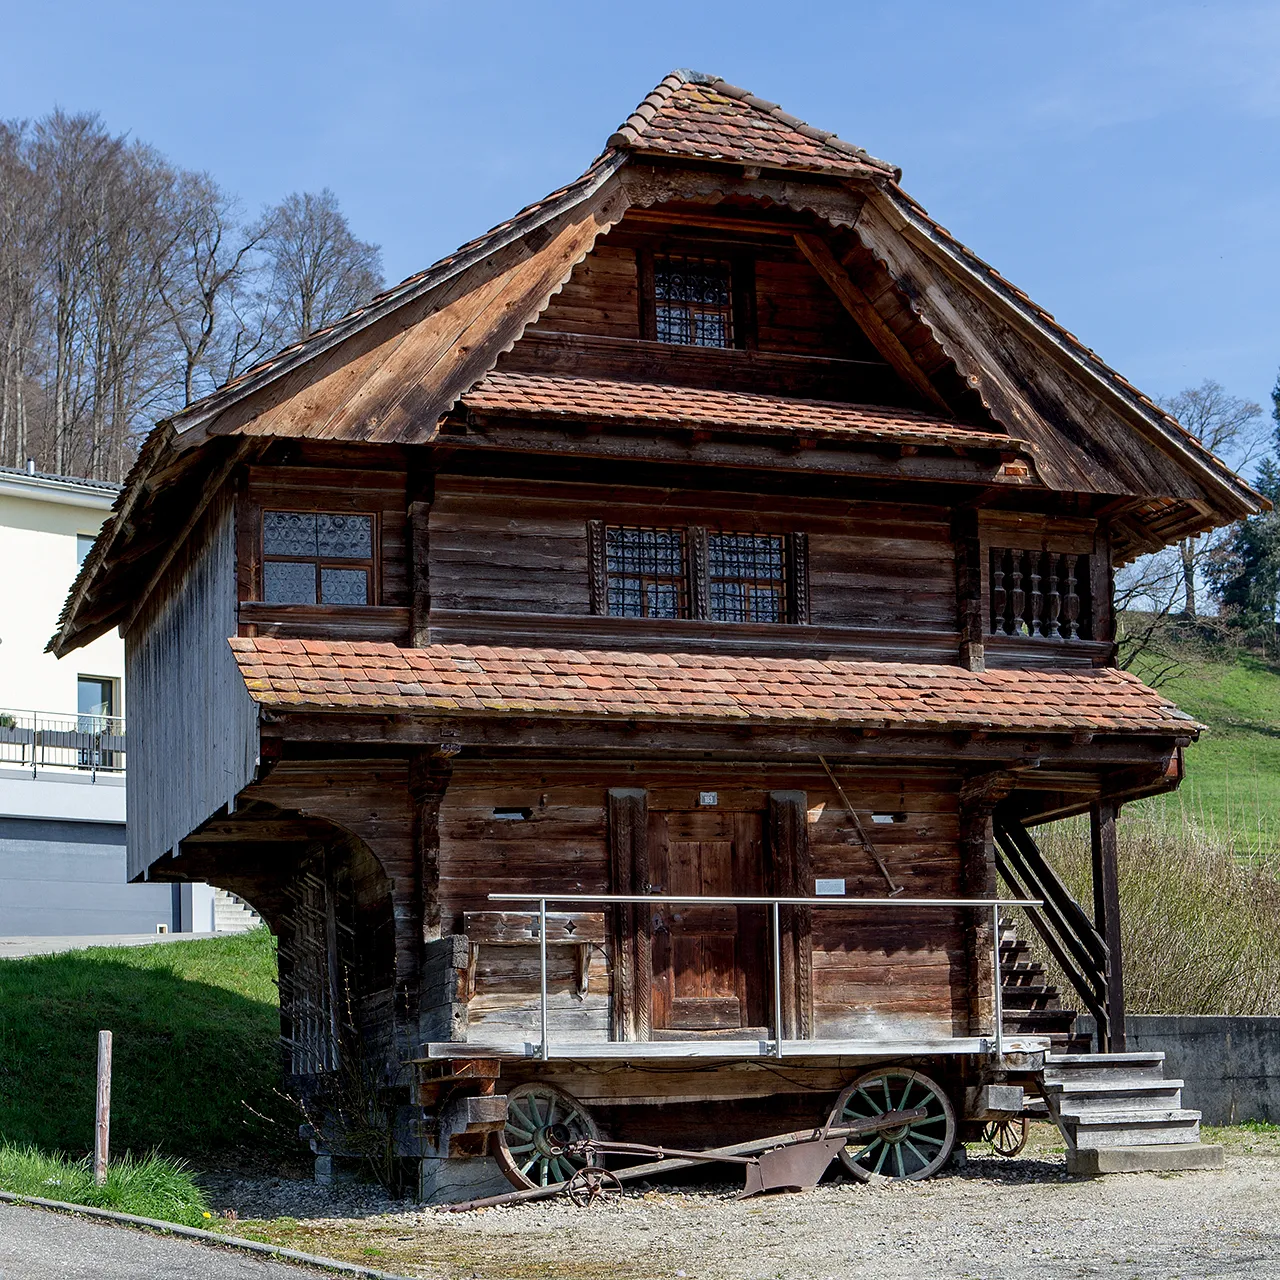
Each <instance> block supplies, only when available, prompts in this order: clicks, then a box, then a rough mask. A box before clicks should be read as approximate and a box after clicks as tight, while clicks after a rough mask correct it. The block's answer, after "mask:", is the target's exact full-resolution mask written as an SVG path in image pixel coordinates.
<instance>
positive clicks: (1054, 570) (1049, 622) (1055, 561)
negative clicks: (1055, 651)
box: [1044, 551, 1062, 640]
mask: <svg viewBox="0 0 1280 1280" xmlns="http://www.w3.org/2000/svg"><path fill="white" fill-rule="evenodd" d="M1048 560H1049V572H1048V575H1047V576H1048V579H1049V583H1048V586H1049V590H1048V593H1047V594H1046V597H1045V602H1044V634H1045V636H1046V637H1047V638H1048V639H1050V640H1052V639H1055V638H1056V637H1057V636H1058V635H1059V634H1060V631H1059V627H1058V615H1059V614H1060V613H1061V612H1062V592H1061V591H1060V590H1059V589H1058V585H1059V584H1058V570H1059V568H1060V567H1061V563H1062V557H1061V556H1059V555H1058V553H1057V552H1056V551H1050V552H1049V553H1048Z"/></svg>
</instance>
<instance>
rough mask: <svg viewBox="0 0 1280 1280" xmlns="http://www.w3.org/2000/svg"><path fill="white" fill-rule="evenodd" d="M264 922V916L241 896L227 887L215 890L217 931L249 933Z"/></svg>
mask: <svg viewBox="0 0 1280 1280" xmlns="http://www.w3.org/2000/svg"><path fill="white" fill-rule="evenodd" d="M261 923H262V917H261V916H260V915H259V914H258V913H257V912H256V911H255V910H254V909H253V908H252V907H251V906H250V905H249V904H248V903H247V902H246V901H245V900H244V899H243V898H241V897H237V896H236V894H234V893H230V892H228V891H227V890H226V889H214V891H213V929H214V932H215V933H247V932H248V931H249V930H250V929H256V928H257V927H258V926H259V925H260V924H261Z"/></svg>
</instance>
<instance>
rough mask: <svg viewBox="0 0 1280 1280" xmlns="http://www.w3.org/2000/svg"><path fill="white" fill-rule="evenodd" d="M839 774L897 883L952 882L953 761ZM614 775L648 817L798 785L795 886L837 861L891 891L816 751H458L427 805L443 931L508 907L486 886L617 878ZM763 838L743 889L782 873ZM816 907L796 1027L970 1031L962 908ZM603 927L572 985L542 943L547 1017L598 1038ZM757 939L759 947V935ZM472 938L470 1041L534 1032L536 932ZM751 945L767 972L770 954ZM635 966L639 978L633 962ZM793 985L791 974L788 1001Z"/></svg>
mask: <svg viewBox="0 0 1280 1280" xmlns="http://www.w3.org/2000/svg"><path fill="white" fill-rule="evenodd" d="M691 774H692V775H693V776H692V777H691ZM837 776H838V777H839V779H840V782H841V785H842V786H843V787H844V789H845V792H846V794H847V795H848V796H849V798H850V800H851V801H852V803H853V804H854V805H855V806H857V808H858V814H859V818H860V820H861V822H862V825H863V827H864V828H865V829H866V830H867V831H868V832H869V833H870V835H871V838H872V840H873V842H874V844H875V847H876V850H877V852H878V853H879V854H880V856H881V857H882V858H883V859H884V861H885V863H886V865H887V867H888V869H889V872H890V874H891V875H892V876H893V877H894V879H895V881H896V882H897V883H898V884H901V885H903V886H905V888H906V896H908V897H955V896H958V894H959V892H960V880H961V865H960V853H959V843H958V842H959V825H958V823H959V819H958V812H959V799H958V796H959V786H960V781H959V777H958V775H957V774H956V773H955V772H954V771H949V770H940V769H922V768H899V769H887V768H872V767H860V768H848V769H845V768H841V769H840V770H839V771H838V775H837ZM617 788H622V789H626V790H627V791H629V792H634V791H636V790H637V789H639V790H642V791H643V792H644V800H645V805H646V807H647V811H648V814H649V823H650V827H651V829H652V825H653V822H654V818H655V815H664V814H675V815H690V814H696V815H706V814H708V813H710V814H712V815H714V814H723V815H733V814H752V815H758V816H760V818H761V819H762V821H763V820H766V819H767V815H768V813H769V809H770V804H771V800H770V797H771V796H774V797H778V796H789V795H793V794H795V793H797V792H801V793H803V796H804V804H805V819H806V825H807V835H808V860H809V873H808V878H807V881H806V883H804V884H803V885H799V884H798V885H797V886H796V888H797V889H798V890H799V891H800V892H803V893H805V894H811V893H813V892H814V888H815V883H816V880H817V879H819V878H821V879H831V878H835V879H843V880H844V882H845V892H846V893H847V895H849V896H867V897H880V896H883V895H884V893H885V892H886V886H885V884H884V881H883V880H882V879H881V877H880V874H879V872H878V871H877V869H876V867H875V865H874V863H873V862H872V860H871V858H870V856H869V855H868V854H867V852H866V851H865V849H863V848H862V847H861V846H860V845H859V844H858V843H856V836H855V834H854V829H853V827H852V824H851V823H850V820H849V818H848V815H847V814H846V813H845V811H844V810H843V807H842V802H841V801H840V799H839V797H838V795H837V793H836V792H835V790H834V789H833V788H832V786H831V783H830V782H829V780H828V779H827V778H826V776H825V774H824V773H823V772H822V770H821V768H820V767H819V766H818V765H817V764H816V763H815V764H814V765H813V766H812V767H811V768H809V767H803V768H801V767H797V768H790V769H778V768H769V767H767V766H761V767H748V766H742V767H737V768H734V767H731V766H726V765H714V764H711V763H707V764H705V765H702V766H696V767H690V768H685V769H682V770H680V771H677V770H673V769H671V768H670V767H664V766H662V765H660V764H648V763H637V764H613V765H610V764H607V763H606V764H599V763H590V764H587V763H583V764H573V763H568V762H563V761H560V762H552V761H548V762H546V763H544V764H533V763H526V762H517V761H511V762H502V761H467V762H465V763H464V762H462V761H459V762H457V763H455V766H454V771H453V778H452V781H451V783H450V786H449V789H448V792H447V793H446V795H445V798H444V802H443V804H442V806H441V810H440V819H439V821H440V909H441V923H442V928H443V929H444V930H445V932H446V934H447V935H452V936H454V937H458V936H460V935H462V933H463V932H464V929H465V928H466V925H467V921H466V919H465V915H466V913H475V912H496V911H500V910H503V909H504V907H503V906H502V904H495V903H492V902H490V901H489V900H488V894H489V893H490V892H494V891H503V892H513V893H543V892H546V893H555V892H562V893H563V892H572V893H608V892H615V891H617V883H616V879H615V873H614V870H613V868H612V867H611V852H610V837H609V828H608V818H607V809H608V804H609V792H610V790H611V789H617ZM706 791H714V792H715V795H716V804H715V806H714V808H712V809H708V808H707V807H706V806H702V805H700V804H699V800H700V798H701V793H702V792H706ZM876 815H878V817H877V816H876ZM766 825H767V822H766ZM761 856H762V859H763V861H764V862H765V863H766V864H767V865H766V866H765V867H763V868H761V872H762V877H761V880H760V881H758V882H757V883H756V884H755V885H754V886H752V887H749V888H747V889H745V890H742V891H741V892H755V893H759V892H761V891H762V890H763V891H764V892H786V891H789V890H787V889H785V888H774V887H771V885H772V884H773V883H775V882H774V881H771V879H770V876H771V875H772V874H773V873H774V872H773V869H771V868H772V863H773V861H774V860H775V859H776V856H777V855H776V854H775V853H774V852H773V851H770V850H768V849H767V848H766V849H764V850H763V852H762V855H761ZM507 909H510V910H520V908H507ZM563 909H564V910H573V909H577V910H588V908H563ZM811 915H812V922H811V937H812V958H811V976H809V975H805V974H803V972H802V968H803V967H801V970H800V972H801V980H802V982H803V983H804V985H805V986H807V987H809V988H810V989H809V990H808V991H806V992H803V993H802V995H804V996H805V997H807V999H805V1000H804V1001H803V1003H805V1004H807V1006H808V1008H809V1009H810V1010H811V1013H810V1014H809V1015H808V1018H809V1021H808V1023H807V1031H806V1034H808V1035H811V1036H813V1037H815V1038H859V1039H862V1038H865V1039H878V1038H893V1037H895V1036H896V1037H899V1038H901V1037H910V1036H920V1035H934V1036H951V1035H966V1034H970V1032H969V1026H970V1007H969V979H968V969H969V966H970V963H971V960H970V956H969V952H968V950H967V947H966V937H965V934H966V922H965V920H964V919H963V918H962V913H961V912H959V911H956V910H952V909H946V910H939V911H919V910H916V911H911V910H907V909H904V908H896V907H892V906H888V905H886V906H885V907H884V908H868V909H856V910H854V909H845V910H839V909H822V908H819V909H815V910H814V911H813V912H812V913H811ZM616 945H617V944H616V942H613V943H602V944H599V945H594V946H593V947H592V949H591V955H590V963H589V968H588V971H587V985H586V989H585V990H582V989H581V988H580V986H579V982H578V974H577V971H576V969H575V958H574V956H573V954H572V952H571V949H570V948H565V947H558V946H549V947H548V964H549V991H550V1008H551V1015H552V1034H553V1035H556V1036H559V1037H560V1038H561V1039H573V1040H575V1041H577V1040H600V1041H604V1040H608V1039H609V1038H610V1034H611V1033H610V1026H611V1024H610V1006H609V998H610V992H611V989H613V988H614V987H615V986H616V983H615V980H614V975H615V973H616V972H617V970H616V963H615V960H614V956H613V954H612V953H613V951H614V950H615V948H616ZM758 945H759V947H760V949H761V950H762V951H763V950H764V941H763V936H762V937H761V938H760V939H758ZM472 950H473V955H472V957H471V961H472V963H471V974H470V981H469V984H468V985H469V990H468V992H467V995H468V996H469V1002H468V1008H467V1016H466V1025H467V1028H468V1032H467V1034H468V1036H469V1038H470V1039H472V1040H474V1041H476V1042H478V1043H483V1041H484V1039H485V1037H486V1035H488V1036H490V1037H497V1038H501V1039H512V1038H519V1037H523V1038H526V1039H530V1038H531V1039H533V1040H536V1039H537V1019H538V997H537V991H538V948H537V945H536V943H533V942H530V943H529V944H528V945H525V946H503V947H496V946H487V945H483V944H481V945H479V946H478V947H475V948H473V949H472ZM748 959H752V958H748ZM758 959H759V960H760V961H763V962H764V963H763V965H762V966H761V967H760V969H759V971H760V972H764V970H765V969H767V968H768V961H767V954H762V955H761V956H760V957H759V958H758ZM787 972H788V971H787V968H786V965H785V964H784V973H787ZM788 976H791V975H789V974H788ZM635 983H636V984H637V985H643V975H642V974H641V973H639V972H637V973H636V975H635ZM793 994H794V993H792V992H788V994H787V999H788V1001H789V1002H790V1001H791V1000H792V997H793ZM802 1025H803V1024H802ZM790 1033H791V1034H794V1032H793V1031H792V1032H790ZM615 1034H616V1032H615Z"/></svg>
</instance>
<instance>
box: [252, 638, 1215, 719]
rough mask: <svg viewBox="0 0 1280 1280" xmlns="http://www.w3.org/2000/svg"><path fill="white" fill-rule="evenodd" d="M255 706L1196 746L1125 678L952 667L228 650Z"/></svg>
mask: <svg viewBox="0 0 1280 1280" xmlns="http://www.w3.org/2000/svg"><path fill="white" fill-rule="evenodd" d="M230 643H231V647H232V649H233V650H234V652H235V657H236V661H237V662H238V663H239V665H240V671H241V674H242V675H243V676H244V679H245V684H246V685H247V686H248V688H249V692H250V694H251V695H252V696H253V698H254V699H255V700H256V701H257V702H259V703H261V704H262V705H263V706H265V707H270V708H272V709H274V710H282V711H288V710H300V711H301V710H305V711H353V712H354V711H402V712H410V713H412V712H420V713H422V714H433V715H440V714H442V713H443V714H445V715H450V714H456V715H465V716H471V715H516V716H542V715H545V716H556V717H565V716H572V717H579V716H580V717H583V718H584V719H592V720H602V719H604V720H607V719H611V718H619V719H620V718H628V719H634V718H637V717H640V718H644V719H655V720H683V721H699V722H721V723H723V722H729V723H742V722H743V721H758V722H761V723H773V724H796V723H821V724H828V725H848V726H849V727H851V728H852V727H860V728H877V729H880V728H884V729H926V730H933V731H937V730H981V729H990V730H1005V731H1017V732H1029V733H1070V732H1075V731H1086V732H1097V733H1145V734H1165V735H1169V734H1177V735H1181V734H1187V733H1192V734H1194V733H1195V732H1196V730H1197V728H1198V726H1197V725H1196V724H1195V722H1194V721H1193V720H1192V719H1191V718H1190V717H1189V716H1186V715H1184V714H1183V713H1182V712H1181V711H1179V710H1178V709H1177V708H1176V707H1175V706H1173V704H1172V703H1171V702H1170V701H1169V700H1168V698H1166V697H1165V696H1164V695H1163V694H1161V693H1158V692H1157V691H1156V690H1154V689H1148V688H1147V687H1146V685H1144V684H1143V683H1142V682H1141V681H1140V680H1139V679H1138V678H1137V676H1134V675H1131V674H1130V673H1129V672H1127V671H1114V670H1110V669H1103V670H1087V669H1078V670H1076V669H1073V670H1039V671H980V672H970V671H963V670H961V669H960V668H959V667H943V666H923V665H912V664H908V663H892V662H846V661H836V660H831V659H824V660H819V659H793V658H765V657H728V656H722V655H720V654H680V653H676V654H668V653H632V652H590V651H583V652H580V651H577V650H559V649H516V648H505V647H500V646H496V645H495V646H488V645H459V644H452V645H431V646H428V647H426V648H422V649H401V648H399V647H397V646H396V645H392V644H362V643H356V642H347V641H332V640H270V639H263V638H256V639H245V638H242V639H233V640H231V642H230Z"/></svg>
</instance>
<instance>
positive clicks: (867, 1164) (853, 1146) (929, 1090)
mask: <svg viewBox="0 0 1280 1280" xmlns="http://www.w3.org/2000/svg"><path fill="white" fill-rule="evenodd" d="M916 1107H924V1108H925V1112H926V1114H925V1116H924V1118H923V1119H922V1120H911V1121H908V1122H907V1123H906V1124H902V1125H898V1126H897V1128H894V1129H882V1130H881V1131H880V1132H878V1133H872V1134H869V1135H867V1136H866V1138H865V1141H864V1140H863V1138H861V1137H856V1136H855V1137H854V1138H851V1139H850V1141H849V1142H848V1144H847V1145H846V1146H843V1147H841V1148H840V1163H841V1164H843V1165H844V1167H845V1168H846V1169H847V1170H848V1171H849V1173H851V1174H852V1175H853V1176H854V1177H855V1178H857V1179H858V1181H859V1182H866V1180H867V1179H868V1178H869V1177H870V1176H871V1175H872V1174H873V1173H880V1174H883V1175H884V1176H885V1177H887V1178H895V1179H896V1178H909V1179H911V1180H912V1181H913V1182H918V1181H919V1180H920V1179H921V1178H927V1177H929V1176H930V1175H931V1174H934V1173H937V1171H938V1170H939V1169H941V1168H942V1166H943V1165H944V1164H946V1162H947V1157H948V1156H950V1155H951V1149H952V1147H954V1146H955V1144H956V1113H955V1111H954V1110H953V1109H952V1106H951V1102H950V1100H949V1099H948V1098H947V1095H946V1094H945V1093H944V1092H943V1091H942V1088H941V1087H940V1086H939V1085H938V1084H937V1083H935V1082H934V1081H933V1080H931V1079H930V1078H929V1077H928V1076H927V1075H925V1074H924V1073H923V1072H922V1071H911V1070H908V1069H907V1068H905V1067H884V1068H881V1069H879V1070H876V1071H868V1072H867V1074H866V1075H864V1076H860V1077H859V1078H858V1079H857V1080H855V1081H854V1082H853V1083H852V1084H851V1085H850V1086H849V1087H848V1088H847V1089H846V1090H845V1091H844V1092H843V1093H842V1094H841V1095H840V1096H839V1097H838V1098H837V1099H836V1105H835V1108H834V1110H833V1111H832V1112H831V1119H830V1121H829V1122H828V1123H829V1124H830V1125H831V1126H832V1127H833V1128H834V1127H838V1126H839V1125H842V1124H849V1123H850V1122H851V1121H854V1120H866V1119H870V1118H871V1117H872V1116H877V1115H883V1114H884V1113H885V1112H886V1111H906V1110H914V1109H915V1108H916Z"/></svg>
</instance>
